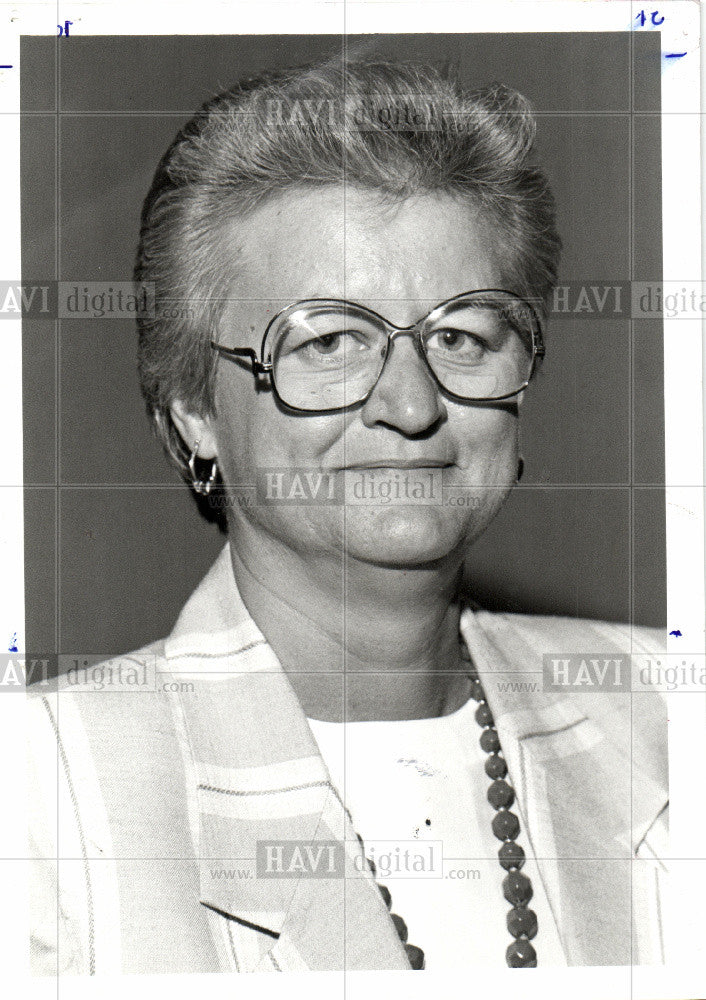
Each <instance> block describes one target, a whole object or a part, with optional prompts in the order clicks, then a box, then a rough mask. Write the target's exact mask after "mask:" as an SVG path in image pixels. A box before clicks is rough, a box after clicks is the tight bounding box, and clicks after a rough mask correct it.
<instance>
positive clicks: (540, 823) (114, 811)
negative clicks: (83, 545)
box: [32, 61, 666, 973]
mask: <svg viewBox="0 0 706 1000" xmlns="http://www.w3.org/2000/svg"><path fill="white" fill-rule="evenodd" d="M533 134H534V124H533V120H532V117H531V114H530V111H529V109H528V107H527V104H526V102H525V101H524V99H523V98H521V97H520V96H519V95H517V94H515V93H513V92H511V91H508V90H506V89H505V88H503V87H498V86H495V87H492V88H490V89H487V90H485V91H483V92H479V93H476V94H471V95H464V94H462V93H460V92H459V91H458V89H457V88H456V87H455V86H454V85H452V84H451V83H450V82H448V81H446V80H444V79H442V78H441V77H440V76H439V75H438V74H437V73H436V72H435V71H434V70H432V69H428V68H423V67H410V66H392V65H389V64H379V63H374V62H365V61H361V62H350V63H348V64H347V65H346V66H345V69H344V70H341V67H340V66H334V65H331V64H326V65H321V66H318V67H308V68H304V69H301V70H293V71H289V72H283V73H276V74H274V73H273V74H269V75H266V76H264V77H262V78H259V79H257V80H254V81H248V82H247V83H245V84H243V85H239V86H236V87H234V88H233V89H232V90H230V91H228V92H226V93H224V94H222V95H220V96H218V97H216V98H214V100H212V101H211V102H210V103H209V104H207V105H206V106H205V108H204V109H202V111H201V112H200V113H199V114H198V115H197V116H196V117H195V118H194V119H193V120H192V121H191V122H190V123H189V124H188V125H187V126H186V127H185V128H184V129H183V130H182V132H181V133H180V134H179V136H177V138H176V140H175V141H174V143H173V144H172V146H171V147H170V149H169V150H168V151H167V153H166V154H165V156H164V158H163V160H162V162H161V164H160V166H159V168H158V170H157V174H156V176H155V179H154V182H153V185H152V189H151V191H150V193H149V195H148V197H147V200H146V202H145V207H144V211H143V219H142V233H141V240H140V247H139V252H138V261H137V268H136V275H137V278H138V279H139V280H141V281H145V282H153V283H154V287H155V291H156V299H157V305H158V308H157V310H156V314H155V317H154V318H151V319H145V318H143V319H142V320H141V321H140V375H141V380H142V388H143V392H144V395H145V398H146V400H147V404H148V410H149V413H150V416H151V419H152V420H153V422H154V426H155V428H156V431H157V433H158V434H159V436H160V438H161V440H162V442H163V443H164V445H165V448H166V450H167V453H168V454H169V456H170V457H171V459H172V460H173V461H174V462H175V463H176V464H177V466H178V467H179V468H180V470H181V471H182V473H183V474H184V475H185V477H186V479H187V481H188V482H189V483H190V484H191V486H192V488H193V490H194V492H195V494H196V495H197V497H198V499H199V502H200V503H201V505H202V507H203V505H204V504H206V505H209V504H210V502H211V501H212V500H214V501H215V502H214V503H213V505H212V506H210V508H209V509H210V511H211V515H212V516H220V515H224V516H225V520H226V522H227V531H228V543H227V545H226V546H225V548H224V549H223V552H222V553H221V556H220V557H219V559H218V561H217V562H216V564H215V565H214V567H213V569H212V570H211V572H210V573H209V574H208V576H207V577H206V578H205V580H204V581H203V582H202V584H201V585H200V587H199V588H198V590H197V591H196V592H195V594H194V595H193V596H192V598H191V599H190V600H189V602H188V603H187V605H186V607H185V608H184V610H183V612H182V614H181V616H180V618H179V621H178V622H177V625H176V626H175V629H174V631H173V632H172V634H171V635H170V636H169V637H168V638H167V639H166V640H165V641H164V642H160V643H156V644H154V645H153V646H150V647H148V648H147V649H144V650H141V651H139V652H137V653H135V654H134V655H133V656H131V657H128V658H125V665H126V669H127V667H129V665H130V664H132V665H133V667H134V666H140V667H143V668H144V669H145V671H147V670H148V668H149V670H150V671H151V672H152V674H151V675H152V676H154V678H155V681H154V685H153V686H154V690H153V691H152V692H151V693H148V692H147V691H135V690H134V688H133V689H129V688H128V685H127V684H126V685H125V686H124V688H123V689H121V690H119V691H118V690H116V688H115V687H113V688H112V689H111V690H110V692H107V693H106V691H105V690H103V691H97V690H94V691H90V690H84V689H83V688H81V690H80V691H79V690H78V688H79V687H80V685H77V683H76V681H75V679H74V680H72V678H71V677H67V678H66V679H65V680H64V682H63V683H62V685H61V686H60V691H59V693H58V695H57V694H47V693H46V691H41V690H38V691H37V697H36V698H34V699H33V705H32V707H33V710H34V715H35V716H36V730H33V735H32V746H33V749H34V750H35V751H36V752H35V754H34V756H35V757H36V764H35V767H36V770H37V774H36V778H35V780H36V782H37V786H38V787H39V788H41V789H43V793H42V797H40V796H38V797H37V803H36V812H37V813H38V815H37V816H35V817H34V821H33V830H34V834H33V836H34V839H35V843H36V857H37V858H38V860H37V862H36V865H35V867H36V870H37V875H38V879H37V884H38V888H37V893H38V898H37V900H36V902H35V904H34V905H33V911H34V912H35V914H36V915H37V919H36V929H35V933H34V955H35V959H36V965H37V968H38V969H39V970H41V971H44V972H52V973H56V972H82V973H93V972H100V971H120V970H122V971H124V972H183V971H193V972H203V971H232V970H236V971H255V970H257V971H263V970H268V971H271V970H284V971H303V970H321V969H343V968H345V969H409V968H414V969H420V968H425V967H426V968H429V969H435V968H452V967H459V968H468V967H471V966H478V965H490V966H493V965H496V966H497V965H506V964H507V965H510V966H511V967H522V966H534V965H537V964H539V965H544V964H547V965H556V964H571V965H610V964H630V963H642V962H659V961H663V954H662V945H661V941H660V936H659V930H658V929H659V926H660V910H659V907H660V882H661V879H662V866H661V863H660V862H659V861H658V857H659V855H660V853H664V846H663V839H661V838H663V837H664V834H665V831H666V792H665V787H666V783H665V779H664V769H665V761H666V758H665V754H664V747H663V735H664V726H663V717H662V713H661V707H660V706H661V702H660V700H659V699H658V698H657V697H654V696H647V695H644V696H642V698H641V699H640V701H639V702H637V703H636V711H635V712H634V713H632V716H631V699H630V696H629V694H612V695H610V696H608V693H607V692H606V691H605V690H600V691H598V692H597V693H596V694H591V693H588V694H587V693H580V688H579V689H578V691H577V690H575V689H571V690H569V691H567V690H566V689H562V688H561V685H560V684H559V685H558V688H557V690H554V691H549V690H547V691H545V690H541V687H542V685H541V684H538V683H537V681H538V680H539V679H540V677H541V674H542V668H543V667H542V665H543V658H548V662H549V663H550V664H551V663H553V662H555V664H556V670H558V671H559V673H558V675H557V676H559V677H562V676H565V675H564V674H562V671H563V670H564V669H566V671H569V670H570V668H571V664H572V663H573V660H572V659H571V658H572V657H576V656H584V657H589V658H590V657H591V656H593V657H600V661H601V663H605V661H606V660H608V662H609V663H610V664H615V663H622V659H621V654H622V656H623V657H627V655H628V654H630V653H633V654H635V653H643V652H644V653H649V652H650V651H651V650H653V649H654V648H655V647H656V646H657V644H658V636H657V634H656V633H654V634H653V633H650V632H648V631H646V630H641V629H631V628H628V627H622V626H618V625H613V624H606V623H596V622H588V621H579V620H570V619H561V618H533V617H527V616H518V615H503V614H489V613H486V612H484V611H482V610H481V609H480V608H477V607H475V606H469V605H468V604H467V603H466V602H464V600H463V597H462V594H461V589H460V584H461V574H462V569H463V563H464V558H465V556H466V554H467V551H468V548H469V546H470V545H471V544H472V543H473V541H474V540H475V539H477V538H478V537H479V536H480V535H481V534H482V532H483V531H484V530H485V528H486V527H487V526H488V525H489V524H490V522H491V521H492V519H493V517H494V516H495V514H496V513H497V512H498V511H499V509H500V508H501V507H502V505H503V503H504V501H505V500H506V499H507V497H508V495H509V493H510V492H511V490H512V488H513V486H514V484H515V483H516V481H517V479H518V478H519V476H520V474H521V469H522V460H521V458H520V457H519V450H518V430H519V414H520V410H521V403H522V398H523V394H524V392H525V391H526V390H528V391H531V385H530V383H531V381H532V378H533V375H534V373H535V372H536V370H537V367H538V365H539V364H540V362H541V358H542V355H543V353H544V341H543V335H542V328H541V327H542V323H541V321H542V318H543V316H544V314H545V311H546V303H547V300H548V296H549V295H550V293H551V290H552V288H553V284H554V282H555V278H556V269H557V257H558V251H559V239H558V236H557V234H556V231H555V227H554V214H553V203H552V199H551V195H550V192H549V190H548V186H547V183H546V180H545V178H544V176H543V175H542V173H541V172H540V171H539V170H537V169H536V168H535V167H533V166H532V164H531V161H530V156H531V149H532V141H533ZM180 304H181V305H183V306H184V308H183V309H182V310H179V309H178V308H176V309H175V306H179V305H180ZM162 307H164V308H162ZM175 313H177V314H178V315H176V316H175ZM459 498H461V499H463V500H465V502H464V503H460V502H459ZM246 499H247V502H245V500H246ZM552 656H553V657H554V659H552ZM611 657H613V659H611ZM596 662H597V663H598V660H597V661H596ZM615 669H616V670H617V669H618V668H617V667H616V668H615ZM518 674H519V675H522V676H521V679H520V680H518V678H517V675H518ZM525 675H528V676H527V677H525ZM529 675H531V677H530V676H529ZM101 676H103V675H101ZM121 676H123V675H122V674H121ZM124 676H127V674H125V675H124ZM566 676H568V674H566ZM604 676H605V675H604ZM72 685H73V687H74V688H75V689H76V690H75V691H72ZM89 686H90V685H89ZM599 695H600V696H599ZM57 754H58V767H59V771H60V774H61V778H60V782H59V788H58V791H57V789H56V768H57ZM57 795H58V802H57ZM47 803H49V805H48V806H47ZM57 808H58V810H59V815H60V817H63V818H64V819H65V823H61V824H60V827H59V843H58V845H57V844H56V842H55V841H54V840H52V834H53V832H54V827H55V823H53V822H52V818H53V817H55V815H56V809H57ZM385 845H387V849H386V848H385ZM426 847H429V848H430V850H431V853H425V848H426ZM405 851H406V854H405ZM435 851H436V855H435V854H434V852H435ZM376 857H377V863H376V862H375V858H376ZM57 858H58V859H60V860H59V862H58V863H57V861H56V859H57ZM366 858H367V859H368V860H367V861H366V860H365V859H366ZM427 858H428V859H432V858H435V859H436V860H435V861H434V864H435V865H436V867H435V868H433V870H432V869H431V868H427V869H426V875H429V874H432V875H433V876H435V877H431V878H428V877H422V874H424V872H425V869H424V864H426V859H427ZM63 859H71V860H63ZM322 859H323V860H322ZM393 861H394V864H393ZM429 864H430V865H431V860H430V862H429ZM322 865H323V867H322ZM393 869H394V870H393ZM420 873H421V874H420ZM386 881H388V882H389V885H386V884H385V882H386ZM381 886H382V887H381ZM57 914H58V915H57Z"/></svg>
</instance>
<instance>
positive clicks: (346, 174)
mask: <svg viewBox="0 0 706 1000" xmlns="http://www.w3.org/2000/svg"><path fill="white" fill-rule="evenodd" d="M403 106H404V108H405V109H406V110H405V111H404V113H403V114H402V107H403ZM395 108H396V109H397V120H396V121H393V120H392V119H393V117H394V116H393V114H392V109H395ZM410 108H411V109H412V113H411V114H410ZM400 115H402V118H400ZM534 137H535V120H534V117H533V115H532V111H531V108H530V105H529V103H528V102H527V100H526V99H525V98H524V97H522V96H521V95H520V94H518V93H517V92H516V91H513V90H510V89H508V88H507V87H504V86H502V85H500V84H493V85H491V86H489V87H486V88H484V89H483V90H478V91H474V92H472V93H464V92H463V91H462V90H461V88H460V87H459V86H458V85H457V84H456V83H455V82H454V81H452V80H451V79H447V78H446V77H445V76H444V75H442V74H441V73H440V72H439V71H437V70H436V69H435V68H433V67H430V66H419V65H410V64H394V63H389V62H381V61H373V60H369V59H356V60H354V61H351V62H346V63H342V62H341V61H336V62H334V61H333V60H331V61H328V62H326V63H320V64H316V65H310V66H305V67H301V68H297V69H292V70H278V71H271V72H267V73H265V74H263V75H261V76H258V77H256V78H253V79H247V80H244V81H241V82H239V83H237V84H236V85H235V86H233V87H232V88H231V89H229V90H227V91H225V92H223V93H221V94H218V95H217V96H215V97H214V98H212V99H211V100H210V101H208V102H207V103H206V104H205V105H204V106H203V107H202V108H201V110H200V111H199V112H197V114H196V115H195V116H194V117H193V118H192V119H191V120H190V121H189V122H188V123H187V124H186V125H185V126H184V128H182V129H181V131H180V132H179V134H178V135H177V136H176V138H175V139H174V141H173V142H172V144H171V146H170V147H169V149H168V150H167V152H166V153H165V155H164V156H163V158H162V160H161V162H160V164H159V166H158V168H157V171H156V173H155V176H154V180H153V182H152V186H151V188H150V191H149V193H148V195H147V198H146V200H145V203H144V207H143V211H142V225H141V232H140V243H139V248H138V252H137V261H136V265H135V278H136V280H138V281H144V282H153V283H154V290H155V299H156V309H155V315H154V317H146V316H141V317H140V318H139V319H138V325H139V373H140V383H141V387H142V392H143V394H144V397H145V400H146V402H147V409H148V413H149V415H150V417H151V419H152V421H153V424H154V427H155V429H156V432H157V434H158V436H159V438H160V439H161V441H162V444H163V446H164V448H165V450H166V452H167V454H168V455H169V456H170V458H171V459H172V461H173V462H174V463H175V464H176V465H177V467H178V468H179V469H180V471H181V472H182V474H183V475H185V476H186V473H187V468H186V460H185V443H184V442H183V441H182V440H181V437H180V435H179V433H178V431H177V429H176V427H175V426H174V424H173V422H172V419H171V416H170V412H169V410H170V406H171V404H172V403H173V402H174V401H175V400H176V399H180V400H181V401H182V402H183V403H184V404H185V405H186V406H187V407H188V408H189V409H190V410H191V411H192V412H196V413H201V414H208V413H213V412H214V398H213V382H214V373H215V360H216V359H215V356H214V354H215V352H213V351H212V350H211V349H210V346H209V340H210V339H211V336H212V335H213V333H214V331H215V330H216V329H217V327H218V324H219V321H220V318H221V314H222V310H223V308H224V305H225V300H226V297H227V295H228V288H229V286H230V284H231V283H232V280H233V278H234V273H235V265H234V262H233V261H232V260H230V261H224V260H222V259H221V257H220V254H219V246H220V245H221V244H222V242H223V241H222V240H221V235H222V234H223V232H224V230H225V227H226V226H227V225H229V224H231V223H232V221H233V220H234V219H237V218H240V219H243V218H246V217H247V214H248V213H249V212H252V211H253V210H254V209H255V208H256V207H257V206H258V205H259V204H261V203H262V202H263V201H265V200H266V199H268V198H270V197H272V196H274V195H276V194H279V193H281V192H283V191H287V190H294V189H297V188H299V189H301V188H305V187H313V186H317V185H318V186H323V185H332V184H341V183H343V182H344V180H345V183H346V184H348V185H351V186H355V187H357V188H363V189H366V190H369V191H371V193H374V194H376V195H377V196H379V197H382V198H385V199H390V200H391V201H393V200H396V199H399V200H402V199H405V198H408V197H410V196H412V195H415V194H419V193H425V192H446V193H449V194H455V195H457V196H461V197H464V196H465V197H467V198H468V199H469V200H472V201H473V203H474V204H475V205H477V206H479V207H480V209H481V210H482V211H485V212H486V213H487V215H488V216H489V217H490V218H491V219H492V220H493V224H494V226H495V229H496V232H497V234H498V239H499V241H500V251H501V254H500V255H501V264H502V266H503V268H504V271H505V275H504V277H505V281H506V283H507V286H508V287H510V288H511V289H512V290H513V291H515V292H517V293H518V294H520V295H523V296H524V297H526V298H531V299H532V300H533V301H534V302H535V303H539V304H540V310H543V309H544V307H545V306H546V303H547V301H548V298H549V295H550V294H551V291H552V289H553V287H554V285H555V283H556V276H557V266H558V257H559V250H560V240H559V237H558V235H557V232H556V227H555V213H554V201H553V197H552V194H551V192H550V189H549V185H548V182H547V179H546V177H545V175H544V174H543V172H542V171H541V170H539V169H537V168H536V166H534V165H533V164H532V162H531V154H532V148H533V144H534ZM304 291H305V290H303V292H304ZM169 303H184V304H185V306H186V308H178V307H177V308H175V307H174V306H170V305H169ZM187 478H188V476H187Z"/></svg>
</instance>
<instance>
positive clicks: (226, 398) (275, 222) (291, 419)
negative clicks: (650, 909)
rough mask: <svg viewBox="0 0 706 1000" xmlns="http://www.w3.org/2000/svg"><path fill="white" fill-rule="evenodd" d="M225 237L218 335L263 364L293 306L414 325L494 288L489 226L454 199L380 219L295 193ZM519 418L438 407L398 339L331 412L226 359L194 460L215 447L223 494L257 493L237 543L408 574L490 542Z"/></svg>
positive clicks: (361, 200) (376, 210) (348, 199)
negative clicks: (225, 278) (288, 396)
mask: <svg viewBox="0 0 706 1000" xmlns="http://www.w3.org/2000/svg"><path fill="white" fill-rule="evenodd" d="M229 240H230V245H229V247H227V248H226V249H227V250H228V252H232V254H233V256H234V258H236V259H237V268H238V278H237V280H236V282H235V284H234V285H233V288H232V290H231V299H230V301H229V304H228V307H227V309H226V311H225V315H224V317H223V322H222V324H221V327H220V330H219V331H218V333H217V338H218V339H219V342H220V343H221V344H223V345H225V346H230V347H248V346H250V347H253V348H254V349H255V350H256V351H257V352H258V354H259V350H260V342H261V339H262V335H263V332H264V330H265V327H266V326H267V323H268V321H269V320H270V319H271V317H272V316H273V315H274V314H275V312H277V311H278V310H280V309H282V308H283V307H284V306H285V305H288V304H290V303H293V302H296V301H297V300H300V299H305V298H346V299H348V300H352V301H355V302H359V303H362V304H364V305H366V306H369V307H370V308H372V309H374V310H375V311H376V312H378V313H380V314H382V315H383V316H385V317H386V318H387V319H388V320H390V321H391V322H392V323H394V324H395V325H397V326H409V325H411V324H413V323H415V322H416V321H417V320H419V319H420V318H421V317H422V316H424V315H425V314H426V313H427V312H429V311H430V309H432V308H433V307H434V306H435V305H436V304H438V303H439V302H441V301H443V300H445V299H448V298H451V297H452V296H455V295H458V294H459V293H460V292H464V291H467V290H471V289H477V288H498V287H502V277H501V272H500V269H499V267H498V264H497V263H496V260H497V256H496V255H497V253H498V252H499V251H501V248H496V247H495V246H494V245H493V231H492V226H490V225H489V224H488V223H487V222H484V221H483V218H482V216H481V215H480V214H479V213H478V212H476V211H475V210H474V209H473V207H472V206H469V205H464V204H462V203H460V202H459V201H457V200H455V199H453V198H452V197H450V196H448V195H444V196H436V195H424V196H420V197H416V198H414V199H409V200H406V201H404V202H399V203H395V204H394V205H393V206H390V205H387V206H383V205H382V204H381V203H380V202H379V201H378V199H377V198H376V197H375V195H374V194H371V193H370V192H367V193H365V192H361V191H359V190H350V189H348V190H347V191H346V192H345V194H344V191H343V189H342V188H333V187H329V188H322V189H312V190H306V191H301V192H292V193H288V194H286V195H284V196H282V197H280V198H278V199H276V200H273V201H270V202H269V203H267V204H265V205H264V206H262V207H260V208H259V209H258V210H257V211H256V212H255V213H254V214H253V215H252V216H251V217H250V218H249V219H248V221H247V222H245V223H238V224H235V223H234V224H233V226H232V227H231V229H230V236H229ZM214 339H216V338H214ZM517 421H518V411H517V401H516V400H509V401H506V402H504V403H495V404H490V403H482V404H478V403H462V402H458V401H454V400H451V399H449V398H446V397H444V395H443V393H442V392H441V391H440V389H439V388H438V387H437V385H436V383H435V382H434V380H433V378H432V376H431V373H430V372H429V371H428V370H427V369H426V368H425V364H424V362H423V360H422V359H421V358H420V356H419V355H418V354H417V352H416V351H415V349H414V345H413V342H412V339H411V338H409V337H401V338H398V339H397V340H396V341H395V342H394V347H393V350H392V352H391V353H390V355H389V356H388V359H387V363H386V366H385V369H384V371H383V373H382V376H381V378H380V380H379V382H378V384H377V385H376V387H375V389H374V390H373V392H372V394H371V395H370V397H369V398H368V399H367V401H366V402H365V403H364V404H362V405H359V406H357V407H354V408H352V409H350V410H348V411H347V412H339V413H331V414H326V415H301V414H296V413H292V412H289V411H287V410H286V409H283V408H282V407H281V406H280V405H279V404H278V402H277V400H276V398H275V396H274V394H273V393H272V392H271V391H269V390H265V391H262V390H258V389H257V388H256V384H255V380H254V379H253V376H252V375H251V374H250V373H249V372H248V371H247V370H245V369H244V368H243V367H241V366H240V365H238V364H234V363H231V362H229V361H227V360H225V359H222V360H221V361H220V362H219V366H218V374H217V381H216V416H215V417H213V418H210V424H209V428H210V433H208V432H207V439H208V440H207V439H206V438H204V437H202V448H201V450H200V453H201V454H202V455H203V456H204V457H205V455H206V454H207V452H206V451H205V450H204V447H203V444H204V443H205V444H206V446H207V447H209V444H208V442H209V440H210V442H211V445H210V447H212V448H214V449H215V453H216V457H217V459H218V464H219V466H220V469H221V472H222V475H223V479H224V482H226V483H228V484H233V485H232V486H231V487H230V492H231V494H234V493H240V494H245V493H246V492H247V491H244V490H242V489H240V488H241V487H244V486H249V485H256V486H257V487H258V489H257V497H258V505H257V506H253V507H250V506H245V505H242V506H239V505H238V503H237V502H234V503H233V504H232V506H231V507H230V509H229V516H230V517H231V521H232V522H233V523H232V528H234V529H235V530H236V531H237V528H238V524H239V523H240V522H242V521H243V520H245V521H248V522H250V526H251V527H252V528H255V529H256V530H257V531H261V532H266V533H267V534H269V535H273V536H275V537H276V538H277V539H278V540H279V541H280V542H283V543H284V544H285V545H287V546H288V547H289V548H291V549H293V550H295V551H298V552H300V553H302V554H303V555H305V556H306V557H308V558H317V557H320V556H324V555H326V554H329V555H331V554H333V555H335V556H336V557H337V558H340V555H341V552H342V550H343V551H345V552H346V553H347V555H348V557H349V558H354V559H358V560H362V561H364V562H368V563H374V564H381V565H382V564H384V565H395V566H401V567H404V566H412V565H420V564H425V563H429V562H431V561H433V560H438V559H443V558H444V557H446V556H449V555H452V554H454V553H456V554H459V553H461V552H462V551H463V550H465V548H466V547H467V545H468V544H469V542H471V541H472V540H473V539H475V538H476V537H477V536H478V535H479V534H480V533H481V532H482V531H483V530H484V529H485V527H486V526H487V525H488V523H489V522H490V521H491V519H492V518H493V516H494V515H495V514H496V512H497V511H498V510H499V508H500V507H501V505H502V503H503V501H504V500H505V498H506V496H507V494H508V491H509V490H510V488H511V486H512V484H513V483H514V480H515V473H516V469H517V432H518V427H517ZM280 473H282V474H283V475H282V477H281V478H279V474H280ZM307 474H309V476H307ZM319 475H320V476H321V478H319ZM344 479H345V481H346V482H345V485H344ZM332 483H333V484H334V485H333V486H332ZM385 484H388V485H385ZM451 486H456V487H457V488H455V489H449V488H448V487H451ZM233 487H235V488H233ZM345 490H347V496H348V501H347V502H346V503H345V504H342V503H340V502H334V503H332V502H331V500H330V499H329V498H330V496H331V493H332V492H333V493H334V495H335V496H340V495H341V493H342V492H343V491H345ZM415 490H416V491H415ZM361 501H363V502H361ZM243 503H244V502H243Z"/></svg>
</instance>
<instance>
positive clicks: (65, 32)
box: [57, 21, 74, 38]
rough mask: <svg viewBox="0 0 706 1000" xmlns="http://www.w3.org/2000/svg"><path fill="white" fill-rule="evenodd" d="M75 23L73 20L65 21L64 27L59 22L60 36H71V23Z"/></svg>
mask: <svg viewBox="0 0 706 1000" xmlns="http://www.w3.org/2000/svg"><path fill="white" fill-rule="evenodd" d="M73 23H74V22H73V21H64V25H63V27H62V26H61V25H60V24H57V28H58V29H59V38H61V36H62V35H66V37H67V38H68V37H69V25H70V24H73Z"/></svg>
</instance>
